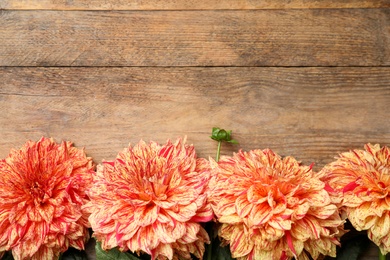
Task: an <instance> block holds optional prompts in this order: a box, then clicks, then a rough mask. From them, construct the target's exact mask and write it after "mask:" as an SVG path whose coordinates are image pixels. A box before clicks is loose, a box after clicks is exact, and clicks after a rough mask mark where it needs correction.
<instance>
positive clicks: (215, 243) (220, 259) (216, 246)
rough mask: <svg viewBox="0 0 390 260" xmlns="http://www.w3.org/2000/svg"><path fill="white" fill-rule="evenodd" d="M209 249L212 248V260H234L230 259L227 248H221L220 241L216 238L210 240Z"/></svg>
mask: <svg viewBox="0 0 390 260" xmlns="http://www.w3.org/2000/svg"><path fill="white" fill-rule="evenodd" d="M211 247H212V248H211V252H212V254H211V256H212V260H234V259H235V258H232V255H231V253H230V248H229V246H221V241H220V240H219V238H218V237H215V238H214V239H213V240H212V245H211ZM208 249H209V248H208ZM205 255H208V254H207V253H206V254H205Z"/></svg>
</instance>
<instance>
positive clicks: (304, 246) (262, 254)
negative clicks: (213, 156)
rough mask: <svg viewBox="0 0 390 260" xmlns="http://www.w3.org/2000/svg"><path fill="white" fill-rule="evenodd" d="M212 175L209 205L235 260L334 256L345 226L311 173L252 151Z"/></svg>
mask: <svg viewBox="0 0 390 260" xmlns="http://www.w3.org/2000/svg"><path fill="white" fill-rule="evenodd" d="M212 171H213V173H214V174H213V176H212V177H211V180H210V184H209V186H210V189H209V191H208V192H209V200H210V203H211V205H212V207H213V209H214V212H215V214H216V217H217V219H218V221H219V223H221V225H220V228H219V232H218V234H219V236H220V237H221V238H222V240H223V242H224V243H225V244H230V250H231V253H232V256H233V257H234V258H237V259H239V260H244V259H249V260H253V259H270V260H271V259H275V260H280V259H283V260H284V259H291V258H293V257H295V258H296V259H309V257H308V254H310V255H311V257H312V258H313V259H317V258H318V257H319V255H320V254H322V255H330V256H335V254H336V245H339V237H340V236H341V235H342V234H343V233H344V231H343V223H344V221H343V220H342V219H341V218H340V215H339V213H338V208H337V207H336V205H334V204H333V203H332V201H331V198H330V196H329V194H328V192H327V191H326V190H325V184H324V183H323V182H322V181H321V180H319V178H318V176H317V175H316V174H315V173H314V172H313V171H312V169H311V167H307V166H301V165H300V163H299V162H297V161H296V160H295V159H294V158H292V157H285V158H284V159H282V158H281V157H280V156H278V155H277V154H275V153H274V152H272V151H271V150H263V151H262V150H252V151H249V152H242V151H240V152H238V153H236V154H234V156H233V157H223V158H222V159H221V160H220V161H219V162H218V163H215V162H214V163H213V162H212ZM307 253H308V254H307Z"/></svg>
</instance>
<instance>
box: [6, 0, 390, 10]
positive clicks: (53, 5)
mask: <svg viewBox="0 0 390 260" xmlns="http://www.w3.org/2000/svg"><path fill="white" fill-rule="evenodd" d="M381 7H390V1H388V0H342V1H340V0H322V1H314V0H309V1H308V0H290V1H286V0H234V1H232V0H221V1H219V0H137V1H129V0H88V1H85V0H73V1H69V0H2V1H1V2H0V8H3V9H19V10H32V9H50V10H228V9H241V10H244V9H247V10H248V9H284V8H286V9H287V8H288V9H295V8H299V9H302V8H303V9H306V8H381Z"/></svg>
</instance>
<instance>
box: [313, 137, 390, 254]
mask: <svg viewBox="0 0 390 260" xmlns="http://www.w3.org/2000/svg"><path fill="white" fill-rule="evenodd" d="M364 148H365V149H364V150H353V151H350V152H345V153H342V154H340V156H339V158H338V159H337V160H336V161H334V162H332V163H330V164H328V165H326V166H325V167H324V168H323V169H322V171H321V172H320V174H321V175H323V176H324V177H323V180H324V181H326V182H327V183H328V184H329V186H330V187H331V188H333V189H334V190H335V191H336V192H338V193H341V194H343V197H342V198H343V200H342V202H341V206H342V207H344V209H345V211H346V213H347V216H348V219H349V220H350V222H351V224H352V225H353V226H354V228H356V230H359V231H361V230H367V232H368V237H369V238H370V239H371V240H372V241H373V242H374V243H375V244H376V245H378V246H379V248H380V249H381V251H382V253H383V254H386V253H388V252H390V149H389V148H388V147H386V146H384V147H382V148H381V147H380V146H379V145H378V144H376V145H372V144H366V145H365V146H364Z"/></svg>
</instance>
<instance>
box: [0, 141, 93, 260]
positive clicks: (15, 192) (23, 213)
mask: <svg viewBox="0 0 390 260" xmlns="http://www.w3.org/2000/svg"><path fill="white" fill-rule="evenodd" d="M93 172H94V164H93V162H92V159H91V158H88V157H86V155H85V153H84V151H83V150H80V149H77V148H75V147H73V146H72V143H71V142H62V143H61V144H57V143H56V142H54V140H53V139H49V138H42V139H40V140H39V141H38V142H33V141H28V142H27V143H26V144H25V145H24V146H23V147H22V148H21V149H20V150H11V152H10V153H9V155H8V157H7V158H5V159H3V160H1V161H0V251H4V250H12V254H13V256H14V258H15V259H37V260H38V259H39V260H42V259H56V258H58V257H59V255H60V253H61V252H64V251H66V250H67V249H68V247H75V248H77V249H83V248H84V244H85V242H86V241H87V240H88V238H89V232H88V226H89V224H88V213H87V212H86V211H85V210H83V209H81V206H82V205H83V204H85V203H86V201H88V196H87V195H86V190H87V189H88V188H89V186H90V184H91V182H92V176H93V174H92V173H93Z"/></svg>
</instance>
